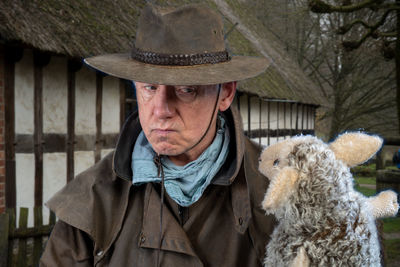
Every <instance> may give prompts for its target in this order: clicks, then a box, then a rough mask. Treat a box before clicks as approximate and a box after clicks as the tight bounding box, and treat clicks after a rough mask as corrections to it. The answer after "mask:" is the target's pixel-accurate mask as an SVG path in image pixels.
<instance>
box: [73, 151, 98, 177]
mask: <svg viewBox="0 0 400 267" xmlns="http://www.w3.org/2000/svg"><path fill="white" fill-rule="evenodd" d="M93 164H94V152H93V151H75V152H74V175H75V176H76V175H77V174H79V173H81V172H83V171H84V170H86V169H88V168H89V167H91V166H92V165H93Z"/></svg>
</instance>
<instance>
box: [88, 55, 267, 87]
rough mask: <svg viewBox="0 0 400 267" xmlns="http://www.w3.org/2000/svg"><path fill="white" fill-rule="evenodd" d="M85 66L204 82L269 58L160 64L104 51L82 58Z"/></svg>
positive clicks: (238, 75) (243, 74) (157, 79)
mask: <svg viewBox="0 0 400 267" xmlns="http://www.w3.org/2000/svg"><path fill="white" fill-rule="evenodd" d="M85 63H86V64H88V65H89V66H91V67H93V68H95V69H98V70H100V71H101V72H104V73H107V74H109V75H112V76H116V77H119V78H123V79H127V80H133V81H137V82H145V83H153V84H165V85H207V84H219V83H225V82H231V81H240V80H244V79H247V78H251V77H254V76H257V75H258V74H260V73H262V72H264V71H265V70H266V69H267V68H268V66H269V64H270V62H269V61H268V60H267V59H265V58H260V57H249V56H232V59H231V60H229V61H227V62H223V63H217V64H201V65H194V66H163V65H153V64H146V63H142V62H139V61H136V60H134V59H132V58H131V57H130V54H107V55H101V56H95V57H90V58H86V59H85Z"/></svg>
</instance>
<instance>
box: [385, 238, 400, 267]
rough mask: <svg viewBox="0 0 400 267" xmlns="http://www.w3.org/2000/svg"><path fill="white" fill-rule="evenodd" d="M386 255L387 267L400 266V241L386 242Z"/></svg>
mask: <svg viewBox="0 0 400 267" xmlns="http://www.w3.org/2000/svg"><path fill="white" fill-rule="evenodd" d="M384 247H385V253H386V266H398V265H397V264H398V263H399V262H400V254H399V251H400V239H391V240H385V241H384Z"/></svg>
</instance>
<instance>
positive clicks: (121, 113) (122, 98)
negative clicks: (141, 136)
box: [119, 79, 126, 129]
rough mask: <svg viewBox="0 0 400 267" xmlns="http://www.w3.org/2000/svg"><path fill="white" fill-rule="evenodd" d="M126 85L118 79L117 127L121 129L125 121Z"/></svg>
mask: <svg viewBox="0 0 400 267" xmlns="http://www.w3.org/2000/svg"><path fill="white" fill-rule="evenodd" d="M125 90H126V85H125V82H124V80H123V79H119V106H120V110H119V127H120V129H122V126H123V125H124V122H125V119H126V102H125V98H126V92H125Z"/></svg>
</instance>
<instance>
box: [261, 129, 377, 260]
mask: <svg viewBox="0 0 400 267" xmlns="http://www.w3.org/2000/svg"><path fill="white" fill-rule="evenodd" d="M297 138H303V139H304V140H303V141H304V142H300V143H298V144H296V145H295V146H294V147H293V149H292V151H291V153H290V154H289V158H288V164H289V166H290V167H293V168H295V169H296V170H297V171H298V172H299V174H300V176H299V179H298V181H297V184H296V190H294V192H293V193H292V195H290V196H289V197H288V198H287V200H286V202H285V203H284V205H281V206H280V207H279V208H278V209H276V210H275V211H274V214H275V216H276V217H277V219H278V221H279V224H278V225H277V227H276V228H275V230H274V232H273V234H272V237H271V240H270V242H269V243H268V245H267V248H266V249H267V251H266V258H265V261H264V265H265V266H289V264H290V263H291V262H292V261H293V259H294V258H295V257H296V253H297V251H298V250H299V248H300V247H302V246H303V247H304V249H305V251H306V254H307V255H308V257H309V259H310V266H380V262H381V260H380V247H379V241H378V237H377V230H376V225H375V220H374V218H373V217H372V214H371V211H370V207H369V206H368V204H367V199H366V197H364V196H363V195H362V194H360V193H358V192H356V191H355V190H354V189H353V178H352V175H351V173H350V169H349V168H348V167H347V166H346V165H345V164H344V163H343V162H342V161H340V160H337V159H336V158H335V155H334V153H333V152H332V151H331V150H330V148H329V147H328V145H326V144H325V143H323V142H322V141H321V140H319V139H317V138H314V137H309V136H307V137H297Z"/></svg>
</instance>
